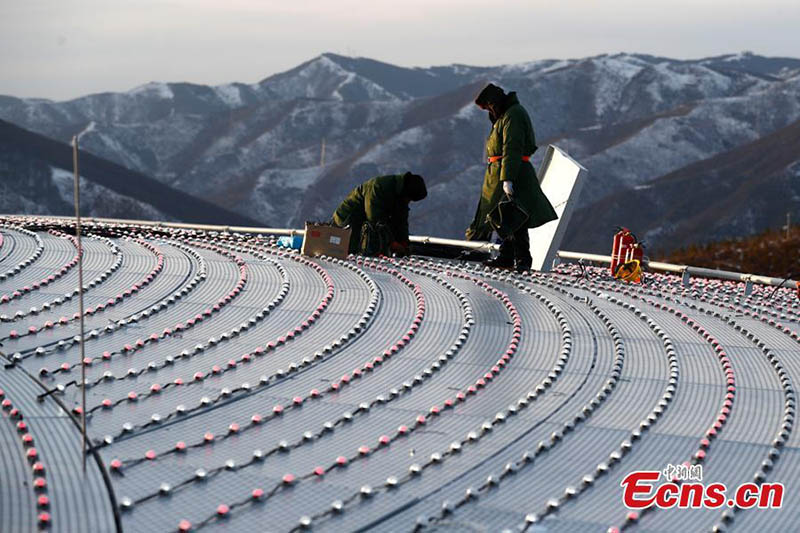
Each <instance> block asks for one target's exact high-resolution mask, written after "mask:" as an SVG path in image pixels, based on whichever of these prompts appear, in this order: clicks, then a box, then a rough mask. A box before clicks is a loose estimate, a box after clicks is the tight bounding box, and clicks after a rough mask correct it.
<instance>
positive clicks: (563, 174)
mask: <svg viewBox="0 0 800 533" xmlns="http://www.w3.org/2000/svg"><path fill="white" fill-rule="evenodd" d="M586 172H587V171H586V169H585V168H583V166H582V165H581V164H580V163H578V162H577V161H575V160H574V159H572V158H571V157H570V156H569V154H567V153H566V152H564V151H563V150H561V149H560V148H558V147H557V146H553V145H552V144H551V145H550V146H548V147H547V153H545V156H544V160H542V166H541V168H540V169H539V173H538V175H539V184H540V185H541V187H542V192H544V194H545V196H547V199H548V200H550V203H551V204H553V208H554V209H555V210H556V214H557V215H558V219H556V220H553V221H551V222H548V223H547V224H544V225H542V226H539V227H538V228H533V229H530V230H528V234H529V236H530V239H531V257H532V258H533V265H532V267H533V268H534V269H535V270H539V271H541V272H547V271H549V270H550V268H551V267H552V265H553V259H555V257H556V252H557V251H558V247H559V246H561V239H562V238H563V237H564V232H565V231H567V226H568V225H569V219H570V218H571V217H572V211H573V210H574V209H575V203H576V201H577V199H578V195H579V194H580V193H581V188H582V187H583V179H584V177H585V176H586Z"/></svg>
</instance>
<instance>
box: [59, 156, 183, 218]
mask: <svg viewBox="0 0 800 533" xmlns="http://www.w3.org/2000/svg"><path fill="white" fill-rule="evenodd" d="M50 169H51V171H52V175H51V178H52V180H53V184H54V185H55V186H56V189H57V190H58V194H59V196H60V197H61V199H62V200H63V201H64V202H66V203H67V204H68V205H72V204H73V201H74V185H75V177H74V176H73V174H72V172H70V171H69V170H64V169H61V168H55V167H50ZM80 181H81V183H80V185H81V214H83V215H85V216H94V217H111V218H133V217H140V218H142V219H144V220H174V219H173V218H172V217H170V216H168V215H166V214H165V213H163V212H161V211H160V210H158V209H156V208H155V207H153V206H151V205H149V204H145V203H143V202H140V201H138V200H135V199H133V198H131V197H129V196H123V195H121V194H119V193H116V192H114V191H112V190H111V189H109V188H107V187H103V186H102V185H98V184H96V183H94V182H92V181H89V180H87V179H86V178H84V177H83V176H81V178H80Z"/></svg>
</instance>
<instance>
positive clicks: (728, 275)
mask: <svg viewBox="0 0 800 533" xmlns="http://www.w3.org/2000/svg"><path fill="white" fill-rule="evenodd" d="M0 216H11V217H19V215H0ZM38 218H50V219H63V220H69V217H59V216H48V217H38ZM84 220H86V221H89V222H93V223H101V224H133V225H140V226H150V227H155V228H176V229H195V230H203V231H221V232H234V233H253V234H258V235H289V236H294V235H305V231H304V230H301V229H286V228H255V227H250V226H221V225H213V224H187V223H184V222H153V221H150V220H126V219H117V218H85V219H84ZM409 240H410V241H411V242H415V243H420V244H439V245H443V246H459V247H462V248H470V249H473V250H485V251H491V250H497V249H499V245H497V244H492V243H490V242H484V241H461V240H457V239H440V238H438V237H428V236H423V235H412V236H411V237H410V239H409ZM557 256H558V257H559V258H561V259H566V260H574V261H578V260H581V259H582V260H584V261H592V262H595V263H611V257H610V256H608V255H600V254H589V253H582V252H570V251H567V250H559V251H558V254H557ZM648 268H649V269H650V270H658V271H661V272H674V273H678V274H682V273H686V272H688V273H689V274H690V275H693V276H699V277H704V278H717V279H726V280H732V281H744V282H747V281H750V282H751V283H759V284H762V285H770V286H778V285H781V284H783V285H785V286H791V285H794V284H795V283H797V281H796V280H791V279H786V280H785V279H779V278H772V277H769V276H759V275H756V274H745V273H741V272H730V271H726V270H714V269H711V268H702V267H693V266H688V265H675V264H672V263H662V262H659V261H651V262H649V263H648Z"/></svg>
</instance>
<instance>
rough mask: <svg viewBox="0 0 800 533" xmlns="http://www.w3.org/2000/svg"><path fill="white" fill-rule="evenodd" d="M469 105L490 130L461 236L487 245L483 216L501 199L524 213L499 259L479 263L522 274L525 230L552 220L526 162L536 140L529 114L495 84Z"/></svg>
mask: <svg viewBox="0 0 800 533" xmlns="http://www.w3.org/2000/svg"><path fill="white" fill-rule="evenodd" d="M475 104H476V105H477V106H478V107H480V108H481V109H483V110H486V111H488V112H489V120H490V121H491V122H492V131H491V133H490V134H489V138H488V140H487V141H486V155H487V156H488V159H487V166H486V173H485V174H484V177H483V189H482V190H481V197H480V201H479V202H478V209H477V211H476V213H475V218H474V220H473V221H472V224H470V226H469V228H468V229H467V232H466V237H467V240H476V241H477V240H482V241H488V240H489V239H490V238H491V236H492V227H491V226H490V225H489V223H488V222H487V220H486V217H487V215H488V214H489V213H490V212H491V211H492V210H493V209H494V208H495V207H496V206H497V204H498V203H499V202H500V201H501V200H502V199H504V198H505V197H506V196H508V197H509V198H511V199H513V200H514V201H515V202H516V203H517V205H519V206H520V207H521V208H522V209H524V210H525V211H526V212H527V213H528V214H529V215H530V218H529V219H528V222H527V223H526V224H525V225H523V227H521V228H520V229H519V230H517V231H515V232H514V234H513V238H510V239H504V240H503V242H502V243H501V244H500V255H499V256H498V257H496V258H495V259H492V260H490V261H487V262H486V263H485V264H486V265H487V266H491V267H498V268H515V269H516V270H517V271H518V272H524V271H526V270H529V269H530V267H531V253H530V241H529V238H528V228H535V227H538V226H541V225H542V224H544V223H546V222H550V221H551V220H555V219H556V218H558V216H557V215H556V212H555V210H554V209H553V206H552V205H551V204H550V201H549V200H548V199H547V197H546V196H545V195H544V193H543V192H542V189H541V187H539V179H538V178H537V177H536V171H535V170H534V168H533V165H531V162H530V159H531V155H532V154H533V152H535V151H536V137H535V136H534V133H533V125H532V124H531V119H530V116H529V115H528V112H527V111H525V108H523V107H522V106H521V105H520V103H519V100H518V99H517V93H514V92H512V93H508V94H506V93H505V92H504V91H503V89H501V88H500V87H497V86H496V85H493V84H491V83H490V84H489V85H487V86H486V87H485V88H484V89H483V90H482V91H481V92H480V94H479V95H478V97H477V98H476V99H475Z"/></svg>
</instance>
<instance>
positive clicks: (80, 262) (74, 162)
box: [72, 135, 87, 474]
mask: <svg viewBox="0 0 800 533" xmlns="http://www.w3.org/2000/svg"><path fill="white" fill-rule="evenodd" d="M78 137H79V136H78V135H75V136H74V137H73V138H72V166H73V168H74V171H75V188H74V189H75V237H76V239H77V240H78V314H79V315H80V327H81V342H80V347H81V349H80V353H81V432H82V433H83V446H82V451H81V453H82V455H83V473H84V474H86V448H87V446H86V444H87V439H86V361H85V360H84V342H83V340H84V339H83V331H84V326H83V245H82V244H81V186H80V183H81V180H80V175H79V173H78Z"/></svg>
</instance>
